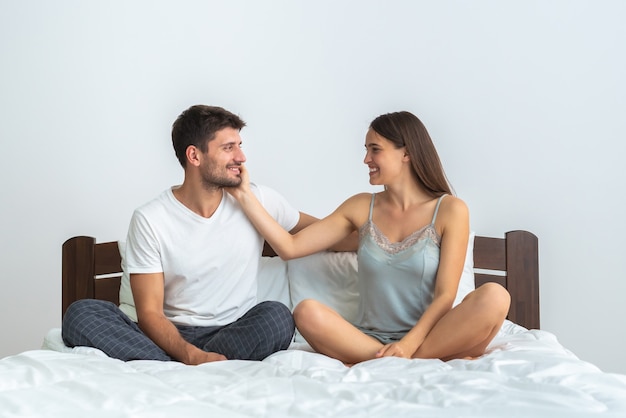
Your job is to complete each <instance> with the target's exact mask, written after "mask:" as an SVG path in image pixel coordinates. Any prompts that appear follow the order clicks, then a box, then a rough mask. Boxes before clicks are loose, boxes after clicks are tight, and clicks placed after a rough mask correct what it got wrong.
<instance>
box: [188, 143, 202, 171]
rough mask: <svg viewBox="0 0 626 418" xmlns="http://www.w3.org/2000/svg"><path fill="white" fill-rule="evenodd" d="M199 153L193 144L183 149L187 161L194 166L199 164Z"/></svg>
mask: <svg viewBox="0 0 626 418" xmlns="http://www.w3.org/2000/svg"><path fill="white" fill-rule="evenodd" d="M200 154H202V153H201V152H200V150H199V149H198V148H197V147H196V146H195V145H189V146H188V147H187V149H186V150H185V155H186V156H187V162H188V163H189V164H191V165H194V166H196V167H197V166H199V165H200Z"/></svg>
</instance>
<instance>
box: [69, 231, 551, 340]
mask: <svg viewBox="0 0 626 418" xmlns="http://www.w3.org/2000/svg"><path fill="white" fill-rule="evenodd" d="M263 255H265V256H274V255H275V253H274V252H273V250H272V249H271V247H269V246H267V245H266V246H265V249H264V250H263ZM474 270H475V280H476V286H480V285H481V284H483V283H485V282H496V283H500V284H501V285H502V286H504V287H506V288H507V290H508V291H509V293H510V294H511V308H510V309H509V315H508V319H509V320H511V321H513V322H515V323H517V324H519V325H522V326H524V327H526V328H528V329H539V254H538V240H537V237H536V236H535V235H533V234H532V233H530V232H527V231H510V232H507V233H506V234H505V237H504V238H491V237H482V236H476V237H475V239H474ZM62 276H63V282H62V283H63V306H62V309H63V310H62V314H63V315H65V311H66V310H67V308H68V306H69V305H70V304H71V303H72V302H74V301H75V300H78V299H102V300H108V301H111V302H113V303H115V304H119V289H120V281H121V276H122V269H121V258H120V253H119V249H118V245H117V242H104V243H96V239H95V238H92V237H87V236H77V237H73V238H70V239H68V240H67V241H65V243H63V260H62Z"/></svg>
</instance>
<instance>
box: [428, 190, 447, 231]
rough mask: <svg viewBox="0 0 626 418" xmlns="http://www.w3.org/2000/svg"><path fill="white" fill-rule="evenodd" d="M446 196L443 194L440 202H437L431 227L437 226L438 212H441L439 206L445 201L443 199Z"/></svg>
mask: <svg viewBox="0 0 626 418" xmlns="http://www.w3.org/2000/svg"><path fill="white" fill-rule="evenodd" d="M446 196H447V194H442V195H441V197H439V200H438V201H437V206H435V213H434V214H433V220H432V221H431V222H430V224H431V225H434V224H435V221H436V220H437V212H439V205H440V204H441V201H442V200H443V198H444V197H446Z"/></svg>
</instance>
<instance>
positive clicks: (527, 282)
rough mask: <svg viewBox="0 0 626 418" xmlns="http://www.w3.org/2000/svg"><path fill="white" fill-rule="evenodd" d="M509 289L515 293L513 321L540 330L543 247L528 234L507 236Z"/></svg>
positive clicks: (513, 297) (509, 234) (519, 233)
mask: <svg viewBox="0 0 626 418" xmlns="http://www.w3.org/2000/svg"><path fill="white" fill-rule="evenodd" d="M506 270H507V289H508V290H509V293H510V294H511V300H512V301H517V302H512V303H511V308H510V310H509V319H510V320H511V321H513V322H516V323H518V324H525V325H524V326H525V327H526V328H529V329H539V244H538V239H537V237H536V236H535V235H534V234H532V233H530V232H527V231H510V232H507V233H506Z"/></svg>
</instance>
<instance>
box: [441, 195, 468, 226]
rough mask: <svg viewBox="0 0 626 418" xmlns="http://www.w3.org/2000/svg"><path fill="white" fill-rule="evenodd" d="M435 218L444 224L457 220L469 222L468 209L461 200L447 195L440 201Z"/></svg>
mask: <svg viewBox="0 0 626 418" xmlns="http://www.w3.org/2000/svg"><path fill="white" fill-rule="evenodd" d="M437 218H438V219H440V220H441V221H444V222H445V221H458V220H461V221H464V222H469V208H468V207H467V204H465V202H464V201H463V200H462V199H460V198H458V197H456V196H452V195H449V196H446V197H444V198H443V200H442V201H441V204H440V206H439V215H438V217H437Z"/></svg>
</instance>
